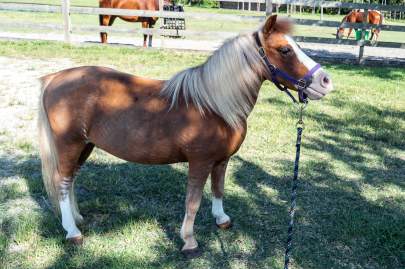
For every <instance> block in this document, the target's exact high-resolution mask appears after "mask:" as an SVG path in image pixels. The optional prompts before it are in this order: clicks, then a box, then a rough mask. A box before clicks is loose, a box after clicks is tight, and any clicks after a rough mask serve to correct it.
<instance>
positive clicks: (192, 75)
mask: <svg viewBox="0 0 405 269" xmlns="http://www.w3.org/2000/svg"><path fill="white" fill-rule="evenodd" d="M262 61H263V60H262V59H261V57H260V55H259V52H258V47H257V45H256V42H255V40H254V38H253V35H252V34H246V35H241V36H238V37H235V38H233V39H230V40H228V41H226V42H225V43H224V44H223V45H222V46H221V47H220V48H219V49H218V50H216V51H215V52H214V53H213V55H211V56H210V57H209V58H208V59H207V61H206V62H205V63H203V64H201V65H199V66H196V67H192V68H188V69H186V70H183V71H181V72H179V73H177V74H176V75H174V76H173V77H172V78H171V79H170V80H168V81H167V82H166V85H165V86H164V87H163V89H162V92H161V93H162V95H163V96H165V97H166V98H168V99H169V100H170V102H171V106H170V108H171V109H173V108H174V107H176V105H177V104H178V102H179V99H180V98H183V100H184V101H185V103H186V105H189V103H190V102H191V103H192V104H194V106H195V107H196V108H197V109H198V110H199V111H200V113H201V115H204V114H205V113H206V112H212V113H215V114H216V115H218V116H219V117H221V118H222V119H223V120H224V121H225V122H226V123H227V124H229V125H230V126H231V127H233V128H237V127H239V126H240V124H241V122H242V121H244V120H246V117H247V116H248V114H249V113H250V111H251V110H252V108H253V105H254V102H255V100H256V98H257V93H258V90H259V88H260V86H261V83H262V79H261V77H262V75H261V74H264V72H265V71H264V65H263V62H262Z"/></svg>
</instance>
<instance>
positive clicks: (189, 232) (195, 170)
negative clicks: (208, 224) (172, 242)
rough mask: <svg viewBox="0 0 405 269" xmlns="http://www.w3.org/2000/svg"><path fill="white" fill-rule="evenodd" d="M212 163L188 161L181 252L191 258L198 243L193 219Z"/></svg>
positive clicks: (196, 252) (195, 253) (197, 252)
mask: <svg viewBox="0 0 405 269" xmlns="http://www.w3.org/2000/svg"><path fill="white" fill-rule="evenodd" d="M211 169H212V165H210V164H207V163H198V162H190V163H189V174H188V183H187V194H186V213H185V216H184V220H183V225H182V226H181V231H180V234H181V238H182V239H183V241H184V243H185V244H184V246H183V248H182V252H183V253H184V254H185V255H186V256H188V257H190V258H192V257H194V256H196V255H198V254H199V251H198V243H197V241H196V240H195V238H194V220H195V216H196V214H197V211H198V208H199V207H200V203H201V198H202V192H203V189H204V185H205V182H206V181H207V178H208V175H209V173H210V172H211Z"/></svg>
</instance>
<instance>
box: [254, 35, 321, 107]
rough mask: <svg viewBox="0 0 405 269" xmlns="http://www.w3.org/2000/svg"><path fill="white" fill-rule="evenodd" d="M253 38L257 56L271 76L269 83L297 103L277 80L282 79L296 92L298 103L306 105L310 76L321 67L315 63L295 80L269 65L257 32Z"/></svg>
mask: <svg viewBox="0 0 405 269" xmlns="http://www.w3.org/2000/svg"><path fill="white" fill-rule="evenodd" d="M254 37H255V40H256V44H257V46H258V47H259V54H260V56H261V57H262V59H263V61H264V63H265V64H266V67H267V71H268V72H269V74H270V76H271V81H272V82H273V83H274V85H276V87H277V88H278V89H279V90H280V91H283V92H285V93H286V94H287V95H288V96H289V97H290V98H291V99H292V100H293V102H294V103H298V102H297V100H296V99H295V97H294V96H293V95H292V94H291V92H290V91H289V90H288V87H287V86H285V85H283V84H281V83H280V81H279V80H278V78H282V79H284V80H286V81H288V82H290V83H291V84H292V85H294V87H295V88H296V89H297V90H298V98H299V102H300V103H307V102H308V100H307V95H306V94H305V92H304V91H305V89H306V88H308V86H309V85H311V83H312V76H313V74H314V73H315V72H316V71H317V70H318V69H319V68H321V65H320V64H318V63H317V64H316V65H315V66H314V67H313V68H312V69H311V70H309V71H308V73H306V74H305V76H304V77H302V78H300V79H295V78H293V77H291V76H290V75H289V74H287V73H286V72H284V71H283V70H281V69H279V68H277V67H276V66H275V65H274V64H272V63H270V61H269V58H268V57H267V55H266V53H265V51H264V48H263V46H262V42H261V41H260V37H259V32H255V33H254Z"/></svg>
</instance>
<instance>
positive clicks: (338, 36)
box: [336, 27, 345, 39]
mask: <svg viewBox="0 0 405 269" xmlns="http://www.w3.org/2000/svg"><path fill="white" fill-rule="evenodd" d="M344 32H345V29H344V28H343V27H338V28H337V30H336V39H342V38H343V35H344Z"/></svg>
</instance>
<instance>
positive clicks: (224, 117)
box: [38, 15, 333, 254]
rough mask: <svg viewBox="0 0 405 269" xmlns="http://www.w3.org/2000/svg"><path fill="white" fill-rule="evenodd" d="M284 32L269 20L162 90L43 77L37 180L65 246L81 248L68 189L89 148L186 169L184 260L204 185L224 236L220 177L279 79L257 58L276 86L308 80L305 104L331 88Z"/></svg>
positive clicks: (123, 81) (94, 72) (110, 80)
mask: <svg viewBox="0 0 405 269" xmlns="http://www.w3.org/2000/svg"><path fill="white" fill-rule="evenodd" d="M286 24H291V22H288V21H286V20H277V16H276V15H275V16H271V17H270V18H268V19H267V21H266V23H265V24H264V26H263V27H261V28H260V29H259V30H258V31H257V32H255V33H249V34H245V35H241V36H238V37H235V38H233V39H231V40H228V41H227V42H226V43H224V44H223V45H222V46H221V47H220V48H219V49H218V50H217V51H216V52H214V54H213V55H212V56H210V57H209V58H208V59H207V61H206V62H205V63H203V64H201V65H199V66H196V67H191V68H188V69H186V70H183V71H181V72H179V73H177V74H176V75H174V76H173V77H172V78H171V79H169V80H167V81H163V80H155V79H149V78H143V77H139V76H134V75H131V74H126V73H123V72H119V71H116V70H113V69H110V68H104V67H96V66H87V67H78V68H72V69H67V70H62V71H60V72H57V73H54V74H49V75H47V76H45V77H42V78H41V81H42V94H41V97H40V106H39V120H38V123H39V138H40V142H39V145H40V155H41V162H42V176H43V179H44V184H45V187H46V190H47V193H48V195H49V198H50V200H51V201H52V204H53V205H54V207H55V209H56V210H57V211H59V212H60V213H61V215H62V226H63V228H64V229H65V230H66V232H67V234H66V238H67V239H68V240H69V241H71V242H73V243H76V244H80V243H81V242H82V240H83V239H82V233H81V231H80V230H79V229H78V227H77V223H78V222H80V221H82V220H83V218H82V216H81V215H80V214H79V211H78V207H77V204H76V202H75V196H74V188H73V182H74V178H75V174H76V173H77V171H78V169H79V168H80V166H81V165H83V164H84V162H85V161H86V160H87V158H88V157H89V156H90V154H91V152H92V150H93V148H94V147H98V148H100V149H103V150H105V151H106V152H108V153H110V154H112V155H114V156H116V157H118V158H121V159H124V160H127V161H130V162H136V163H143V164H169V163H177V162H188V164H189V167H188V183H187V194H186V199H185V200H186V202H185V215H184V220H183V224H182V227H181V231H180V234H181V237H182V239H183V240H184V243H185V244H184V246H183V249H182V250H183V252H185V253H188V254H193V253H196V251H197V250H198V249H197V246H198V244H197V241H196V239H195V237H194V232H193V226H194V220H195V217H196V214H197V211H198V208H199V206H200V202H201V198H202V194H203V189H204V185H205V183H206V181H207V178H208V176H209V175H211V189H212V195H213V196H212V214H213V216H214V218H215V222H216V224H217V225H218V226H219V227H220V228H227V227H230V224H231V219H230V217H229V216H228V215H227V214H225V212H224V209H223V196H224V181H225V171H226V167H227V164H228V161H229V159H230V157H231V156H232V155H233V154H235V153H236V152H237V151H238V149H239V147H240V146H241V145H242V143H243V140H244V139H245V136H246V132H247V117H248V116H249V114H250V113H251V111H252V110H253V107H254V105H255V103H256V101H257V98H258V95H259V90H260V88H261V86H262V83H263V82H264V81H265V80H266V79H272V80H273V81H274V79H275V77H274V74H273V75H272V73H271V70H270V69H269V67H268V65H266V62H265V61H264V59H263V57H264V56H266V57H267V58H268V59H267V60H268V61H269V62H271V64H273V65H274V66H275V67H277V70H279V72H281V71H282V72H284V73H283V74H284V76H283V77H277V81H278V82H279V83H282V84H283V85H287V86H289V87H290V88H291V89H294V90H297V86H294V85H293V84H291V83H289V80H286V79H285V77H286V76H287V74H288V76H290V77H292V78H296V79H299V78H303V77H307V76H308V74H310V77H309V80H308V81H309V84H308V85H307V87H306V88H305V90H304V91H305V93H306V94H307V95H308V98H310V99H320V98H322V97H323V96H325V95H326V94H327V93H328V92H330V91H331V90H332V88H333V86H332V82H331V79H330V78H329V76H328V74H327V73H326V72H325V71H324V70H323V69H322V68H317V69H316V72H315V71H314V72H313V73H311V72H310V70H315V69H314V67H317V66H319V65H318V64H317V63H315V62H314V61H313V60H312V59H310V58H309V57H308V56H307V55H305V54H304V52H303V51H302V50H301V49H300V48H299V46H298V45H297V44H296V43H295V42H294V40H293V39H292V38H291V37H290V36H289V30H287V29H290V27H287V25H286ZM258 40H259V42H260V43H259V42H258ZM263 54H264V56H263ZM277 74H280V73H277ZM151 180H153V179H151ZM168 180H170V179H169V178H168Z"/></svg>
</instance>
